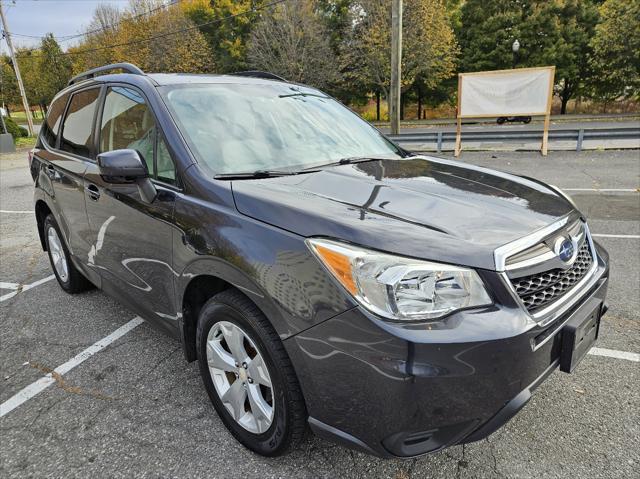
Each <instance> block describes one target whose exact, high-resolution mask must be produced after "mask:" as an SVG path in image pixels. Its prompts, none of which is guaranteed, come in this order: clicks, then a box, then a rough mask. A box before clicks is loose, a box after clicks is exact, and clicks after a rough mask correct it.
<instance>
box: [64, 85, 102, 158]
mask: <svg viewBox="0 0 640 479" xmlns="http://www.w3.org/2000/svg"><path fill="white" fill-rule="evenodd" d="M99 94H100V89H98V88H92V89H90V90H83V91H81V92H78V93H75V94H74V95H73V96H72V97H71V102H70V103H69V108H68V109H67V115H66V116H65V118H64V124H63V125H62V138H61V141H60V149H61V150H63V151H68V152H69V153H73V154H75V155H80V156H84V157H89V156H90V155H91V138H92V137H91V129H92V126H93V116H94V113H95V111H96V106H97V105H98V96H99Z"/></svg>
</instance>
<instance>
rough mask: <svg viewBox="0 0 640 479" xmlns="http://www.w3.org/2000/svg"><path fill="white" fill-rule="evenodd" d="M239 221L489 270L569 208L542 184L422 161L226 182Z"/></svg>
mask: <svg viewBox="0 0 640 479" xmlns="http://www.w3.org/2000/svg"><path fill="white" fill-rule="evenodd" d="M232 189H233V195H234V200H235V202H236V206H237V208H238V210H239V211H240V212H241V213H242V214H244V215H247V216H250V217H252V218H255V219H257V220H260V221H262V222H265V223H269V224H271V225H274V226H277V227H279V228H283V229H286V230H288V231H291V232H293V233H296V234H299V235H302V236H306V237H309V236H324V237H331V238H335V239H338V240H343V241H348V242H352V243H357V244H360V245H362V246H366V247H368V248H372V249H377V250H382V251H387V252H391V253H396V254H400V255H405V256H412V257H417V258H423V259H429V260H432V261H441V262H446V263H453V264H460V265H465V266H473V267H478V268H486V269H494V268H495V263H494V256H493V251H494V250H495V249H496V248H497V247H499V246H502V245H504V244H506V243H509V242H511V241H513V240H515V239H518V238H521V237H523V236H526V235H527V234H529V233H532V232H533V231H536V230H538V229H540V228H542V227H544V226H547V225H549V224H550V223H553V222H554V221H557V220H558V219H559V218H561V217H563V216H566V215H567V214H569V213H571V212H572V211H573V208H572V206H571V205H570V204H569V202H568V201H566V200H565V199H564V198H562V197H561V196H560V195H558V194H557V193H556V192H554V191H553V190H552V189H550V188H548V187H547V186H545V185H544V184H542V183H538V182H536V181H533V180H528V179H524V178H521V177H518V176H515V175H510V174H508V173H503V172H499V171H495V170H490V169H486V168H481V167H476V166H471V165H464V164H461V163H459V162H456V161H449V160H443V159H439V158H429V157H411V158H406V159H397V160H376V161H370V162H365V163H357V164H351V165H342V166H336V167H330V168H327V169H324V170H322V171H320V172H316V173H309V174H302V175H296V176H284V177H279V178H268V179H260V180H242V181H234V182H233V184H232Z"/></svg>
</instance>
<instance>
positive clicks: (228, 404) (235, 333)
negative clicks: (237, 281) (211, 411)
mask: <svg viewBox="0 0 640 479" xmlns="http://www.w3.org/2000/svg"><path fill="white" fill-rule="evenodd" d="M227 340H228V342H227ZM196 347H197V352H198V363H199V365H200V374H201V376H202V380H203V382H204V386H205V389H206V390H207V393H208V394H209V398H210V399H211V402H212V403H213V406H214V407H215V409H216V411H217V412H218V415H219V416H220V418H221V419H222V422H223V423H224V424H225V426H226V427H227V429H229V431H230V432H231V434H232V435H233V436H234V437H235V438H236V439H237V440H238V441H239V442H240V443H242V444H243V445H244V446H245V447H247V448H248V449H250V450H252V451H254V452H256V453H258V454H261V455H263V456H279V455H282V454H285V453H287V452H289V451H290V450H291V449H292V448H293V447H294V446H296V445H297V444H298V443H299V442H300V441H301V440H302V438H303V437H304V434H305V431H306V424H307V411H306V407H305V404H304V399H303V397H302V392H301V390H300V385H299V384H298V379H297V377H296V374H295V371H294V369H293V366H292V365H291V361H290V359H289V357H288V355H287V353H286V351H285V349H284V346H283V344H282V341H280V338H279V337H278V335H277V333H276V332H275V330H274V329H273V327H272V326H271V324H270V323H269V321H268V320H267V318H266V317H265V316H264V314H262V312H261V311H260V310H259V309H258V308H257V307H256V305H255V304H253V303H252V302H251V301H250V300H249V299H248V298H247V297H246V296H244V295H243V294H242V293H240V292H239V291H237V290H226V291H223V292H221V293H218V294H217V295H215V296H214V297H213V298H211V299H210V300H209V301H208V302H207V303H206V304H205V305H204V306H203V307H202V310H201V312H200V315H199V318H198V329H197V333H196ZM247 363H248V364H247ZM257 364H259V365H260V367H259V368H258V369H256V367H257V366H256V365H257ZM258 371H261V372H260V374H258ZM222 397H224V398H225V400H224V403H223V399H222ZM254 411H255V413H254ZM265 411H266V412H267V413H266V414H265Z"/></svg>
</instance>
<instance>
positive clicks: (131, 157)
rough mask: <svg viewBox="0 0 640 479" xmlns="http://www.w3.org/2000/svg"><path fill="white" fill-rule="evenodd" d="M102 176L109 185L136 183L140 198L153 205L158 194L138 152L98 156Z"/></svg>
mask: <svg viewBox="0 0 640 479" xmlns="http://www.w3.org/2000/svg"><path fill="white" fill-rule="evenodd" d="M98 169H99V170H100V176H102V178H103V179H104V181H106V182H107V183H136V185H137V186H138V190H139V191H140V197H141V198H142V200H143V201H145V202H147V203H153V200H155V199H156V196H157V194H158V192H157V191H156V188H155V186H153V183H152V182H151V180H150V179H149V172H148V171H147V166H146V165H145V163H144V161H142V158H140V154H139V153H138V152H137V151H136V150H131V149H123V150H113V151H107V152H105V153H100V154H99V155H98Z"/></svg>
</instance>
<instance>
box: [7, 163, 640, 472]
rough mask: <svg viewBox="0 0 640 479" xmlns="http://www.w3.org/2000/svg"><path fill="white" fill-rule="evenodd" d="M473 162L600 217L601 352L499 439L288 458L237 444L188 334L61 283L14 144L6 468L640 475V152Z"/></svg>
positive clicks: (310, 443) (560, 380)
mask: <svg viewBox="0 0 640 479" xmlns="http://www.w3.org/2000/svg"><path fill="white" fill-rule="evenodd" d="M461 160H462V161H465V162H470V163H475V164H481V165H484V166H490V167H494V168H499V169H502V170H508V171H513V172H517V173H520V174H525V175H528V176H534V177H537V178H539V179H541V180H544V181H548V182H550V183H553V184H555V185H557V186H559V187H561V188H563V189H565V190H566V191H567V192H568V193H569V194H571V195H572V196H573V198H574V199H575V201H576V202H577V204H578V206H579V207H580V209H581V210H582V211H583V212H584V213H585V214H586V215H587V216H588V218H589V223H590V228H591V231H592V233H594V235H596V236H597V240H598V241H599V242H601V243H602V244H603V245H604V246H605V247H606V248H607V249H608V250H609V253H610V255H611V268H612V277H611V283H610V287H609V305H610V310H609V312H608V313H607V314H606V316H605V317H604V318H603V323H602V327H601V336H600V340H599V342H598V344H597V346H598V348H601V349H600V352H601V353H602V354H603V355H589V356H587V357H586V358H585V360H584V361H583V362H582V363H581V365H580V366H579V368H578V369H577V370H576V371H575V372H574V373H573V374H571V375H568V374H563V373H560V372H555V373H554V374H553V375H552V376H551V377H550V378H549V379H548V380H547V381H546V382H545V383H543V384H542V386H540V388H539V389H538V390H537V391H536V393H535V395H534V397H533V398H532V400H531V401H530V403H529V404H528V405H527V406H526V407H525V409H524V410H523V411H522V412H521V413H520V414H519V415H517V416H516V417H515V418H514V419H513V420H512V421H511V422H509V423H508V424H507V425H506V426H505V427H504V428H502V429H501V430H499V431H498V432H496V433H495V434H493V435H492V436H490V437H489V438H488V439H486V440H483V441H481V442H478V443H474V444H470V445H466V446H457V447H453V448H450V449H447V450H445V451H443V452H439V453H436V454H433V455H430V456H426V457H422V458H419V459H413V460H397V461H393V460H382V459H377V458H373V457H370V456H366V455H364V454H360V453H357V452H352V451H349V450H347V449H344V448H341V447H339V446H335V445H333V444H330V443H327V442H324V441H322V440H320V439H317V438H314V437H309V439H307V440H306V441H305V442H304V444H303V445H302V447H301V448H300V449H298V450H297V451H294V452H293V453H292V454H290V455H288V456H286V457H281V458H276V459H265V458H262V457H260V456H257V455H254V454H252V453H250V452H248V451H247V450H246V449H244V448H243V447H242V446H240V445H239V444H238V443H237V442H236V441H235V440H234V439H233V438H232V437H231V435H230V434H229V433H228V432H227V431H226V429H225V428H224V426H223V425H222V423H221V421H220V420H219V419H218V417H217V416H216V414H215V411H214V409H213V407H212V406H211V404H210V403H209V400H208V397H207V395H206V393H205V391H204V388H203V387H202V385H201V380H200V376H199V373H198V369H197V365H196V364H195V363H193V364H187V363H186V362H185V361H184V359H183V357H182V352H181V350H180V345H179V344H178V343H177V342H175V341H173V340H172V339H170V338H168V337H166V336H164V335H163V334H162V333H159V332H157V331H156V330H154V329H152V328H151V327H149V326H148V325H147V324H145V323H143V322H139V321H134V322H131V320H132V319H133V318H134V317H135V315H134V314H133V313H132V312H130V311H129V310H127V309H126V308H124V307H122V306H120V305H119V304H118V303H116V302H115V301H114V300H112V299H111V298H109V297H107V296H106V295H105V294H103V293H101V292H99V291H91V292H88V293H84V294H81V295H75V296H70V295H67V294H65V293H63V291H62V290H61V289H60V288H59V286H58V285H57V283H56V282H55V280H51V279H50V276H51V270H50V267H49V263H48V259H47V256H46V254H45V253H44V252H43V251H42V250H41V248H40V243H39V240H38V237H37V232H36V227H35V218H34V216H33V214H32V213H31V209H32V184H31V178H30V176H29V174H28V170H27V165H26V152H22V153H18V154H16V155H5V157H4V158H2V159H0V235H1V236H0V317H1V321H2V328H1V329H0V374H1V379H0V381H1V383H0V384H2V387H1V388H0V404H2V408H4V409H3V410H2V417H1V418H0V477H21V478H23V477H133V476H135V477H162V478H165V477H238V478H240V477H241V478H254V477H256V478H258V477H259V478H265V477H295V478H316V477H326V478H337V477H349V478H351V477H354V478H355V477H363V478H364V477H371V478H382V477H387V478H395V479H407V478H423V477H424V478H426V477H446V478H450V477H461V478H464V477H474V478H475V477H589V478H591V477H607V478H628V477H640V473H639V471H640V387H639V385H640V362H638V359H639V358H640V356H638V353H640V190H639V187H640V153H639V152H638V151H590V152H582V153H575V152H551V153H550V154H549V156H548V157H546V158H543V157H541V156H540V155H539V154H538V153H525V152H499V153H491V152H463V154H462V157H461ZM47 278H49V279H47ZM114 331H117V333H116V335H115V336H114V335H113V333H114ZM105 338H106V340H105ZM101 340H102V342H101V343H99V344H98V346H104V348H102V349H100V350H99V351H97V352H96V350H97V349H99V347H96V346H94V345H95V344H96V342H99V341H101ZM92 347H93V349H91V352H95V354H93V355H91V356H90V357H87V355H80V356H78V355H79V354H80V353H82V352H83V351H85V350H86V349H87V348H92ZM83 359H85V360H84V361H83ZM61 366H62V369H60V367H61ZM56 368H58V369H56ZM54 370H55V371H54ZM52 371H54V373H53V374H50V373H51V372H52ZM47 374H49V376H46V375H47ZM43 378H44V379H43ZM49 383H50V386H49V387H47V388H44V387H43V386H45V385H47V384H49ZM34 384H35V386H34ZM27 387H29V389H27V392H26V393H25V392H24V388H27ZM40 389H41V390H40ZM34 392H38V393H37V394H33V393H34ZM416 400H419V398H416ZM9 406H11V408H13V407H14V406H15V408H13V409H11V410H10V411H8V408H9ZM399 407H401V406H399ZM7 411H8V412H7Z"/></svg>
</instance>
